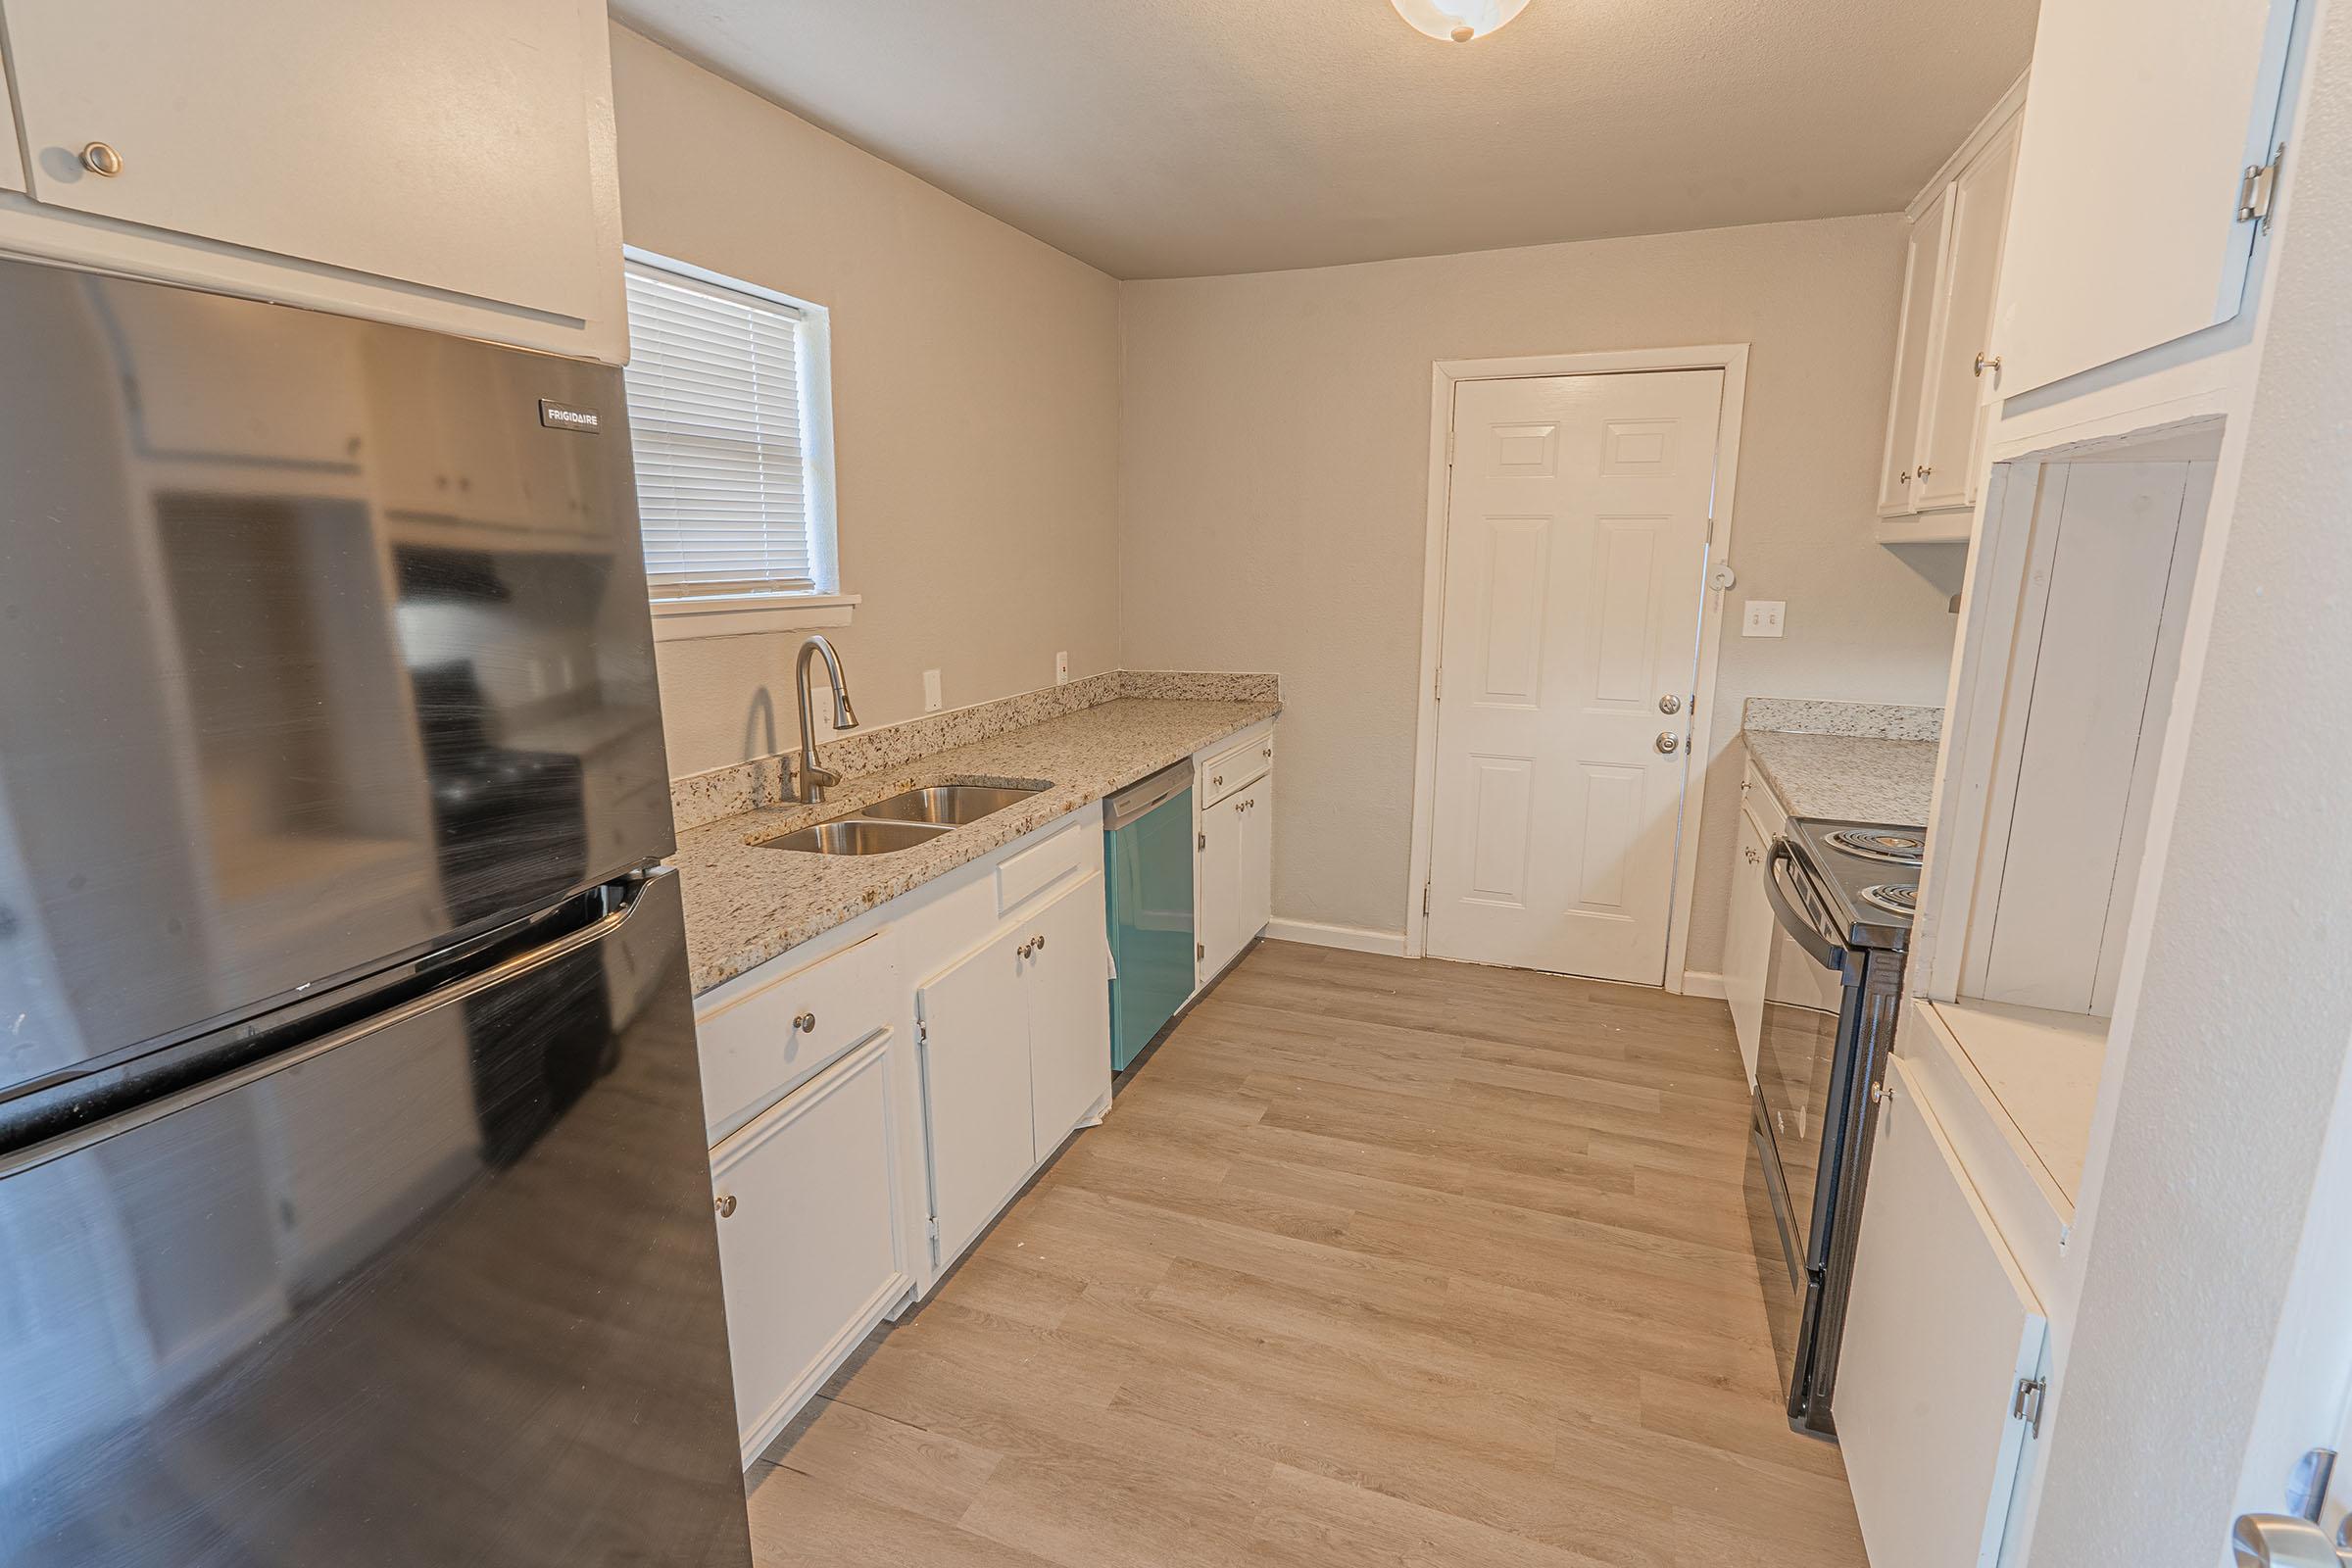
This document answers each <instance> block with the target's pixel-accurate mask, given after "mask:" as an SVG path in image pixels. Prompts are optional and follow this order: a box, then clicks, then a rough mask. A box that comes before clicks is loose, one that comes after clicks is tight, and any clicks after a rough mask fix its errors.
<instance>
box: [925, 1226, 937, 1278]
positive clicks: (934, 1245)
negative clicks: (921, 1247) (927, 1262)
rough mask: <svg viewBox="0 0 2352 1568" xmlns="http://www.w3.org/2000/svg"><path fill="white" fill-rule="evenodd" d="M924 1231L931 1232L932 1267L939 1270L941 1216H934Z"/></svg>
mask: <svg viewBox="0 0 2352 1568" xmlns="http://www.w3.org/2000/svg"><path fill="white" fill-rule="evenodd" d="M924 1229H925V1230H926V1231H928V1232H929V1234H930V1238H931V1266H932V1267H933V1268H937V1267H939V1216H938V1215H936V1214H934V1215H932V1216H931V1223H930V1224H929V1225H927V1226H925V1227H924Z"/></svg>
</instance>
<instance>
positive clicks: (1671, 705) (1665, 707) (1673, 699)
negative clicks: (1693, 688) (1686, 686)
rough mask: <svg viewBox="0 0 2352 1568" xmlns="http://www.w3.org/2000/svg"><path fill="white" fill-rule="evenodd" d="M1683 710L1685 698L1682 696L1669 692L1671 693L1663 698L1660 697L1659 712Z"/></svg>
mask: <svg viewBox="0 0 2352 1568" xmlns="http://www.w3.org/2000/svg"><path fill="white" fill-rule="evenodd" d="M1658 711H1659V712H1661V713H1679V712H1681V711H1683V700H1682V699H1681V698H1680V697H1677V696H1675V695H1674V694H1673V693H1671V692H1669V693H1668V694H1667V695H1665V696H1664V697H1661V698H1659V699H1658Z"/></svg>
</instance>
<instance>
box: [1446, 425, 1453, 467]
mask: <svg viewBox="0 0 2352 1568" xmlns="http://www.w3.org/2000/svg"><path fill="white" fill-rule="evenodd" d="M1446 466H1447V467H1448V468H1450V467H1452V466H1453V431H1452V430H1450V429H1448V430H1447V431H1446Z"/></svg>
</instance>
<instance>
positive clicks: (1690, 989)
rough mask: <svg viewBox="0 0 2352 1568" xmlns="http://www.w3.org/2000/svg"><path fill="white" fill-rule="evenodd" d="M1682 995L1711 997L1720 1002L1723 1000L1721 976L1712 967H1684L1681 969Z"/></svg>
mask: <svg viewBox="0 0 2352 1568" xmlns="http://www.w3.org/2000/svg"><path fill="white" fill-rule="evenodd" d="M1683 995H1684V996H1686V997H1713V998H1714V999H1715V1000H1716V1001H1717V1002H1721V1001H1723V1000H1724V992H1723V976H1721V975H1719V974H1717V973H1716V972H1715V971H1714V970H1712V969H1685V970H1684V971H1683Z"/></svg>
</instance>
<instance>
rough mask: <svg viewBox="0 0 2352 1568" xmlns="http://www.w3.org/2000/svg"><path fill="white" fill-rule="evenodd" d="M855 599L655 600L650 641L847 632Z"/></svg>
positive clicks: (857, 599) (772, 596) (781, 596)
mask: <svg viewBox="0 0 2352 1568" xmlns="http://www.w3.org/2000/svg"><path fill="white" fill-rule="evenodd" d="M862 598H863V596H862V595H860V594H742V595H721V594H713V595H711V597H709V598H705V599H657V600H655V601H654V602H653V605H654V641H656V642H658V643H674V642H684V641H686V640H688V639H690V638H696V637H750V636H755V635H758V634H759V633H761V632H777V631H805V630H807V629H809V628H810V627H815V626H847V625H848V624H849V623H850V613H851V612H852V611H854V610H856V609H857V608H858V604H859V602H860V601H861V600H862Z"/></svg>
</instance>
